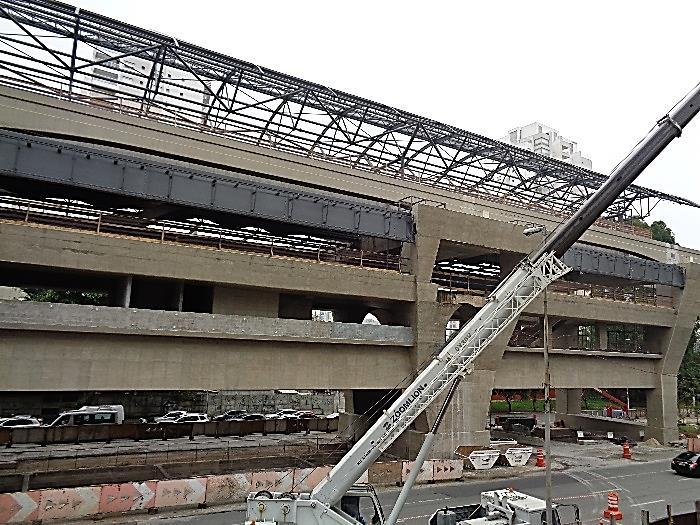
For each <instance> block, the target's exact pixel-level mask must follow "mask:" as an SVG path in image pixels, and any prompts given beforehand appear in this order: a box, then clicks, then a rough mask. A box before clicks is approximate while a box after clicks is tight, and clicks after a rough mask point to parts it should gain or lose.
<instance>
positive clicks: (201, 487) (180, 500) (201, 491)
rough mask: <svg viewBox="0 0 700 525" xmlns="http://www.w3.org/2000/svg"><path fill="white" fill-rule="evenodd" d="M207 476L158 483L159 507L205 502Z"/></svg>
mask: <svg viewBox="0 0 700 525" xmlns="http://www.w3.org/2000/svg"><path fill="white" fill-rule="evenodd" d="M206 492H207V478H189V479H173V480H164V481H159V482H158V483H157V484H156V501H155V506H156V507H157V508H164V507H180V506H183V505H198V504H200V503H204V499H205V496H206Z"/></svg>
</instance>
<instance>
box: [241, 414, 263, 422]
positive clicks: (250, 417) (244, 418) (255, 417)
mask: <svg viewBox="0 0 700 525" xmlns="http://www.w3.org/2000/svg"><path fill="white" fill-rule="evenodd" d="M264 420H265V415H264V414H245V415H244V416H241V417H239V418H236V421H264Z"/></svg>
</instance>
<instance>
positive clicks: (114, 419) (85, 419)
mask: <svg viewBox="0 0 700 525" xmlns="http://www.w3.org/2000/svg"><path fill="white" fill-rule="evenodd" d="M109 423H112V424H118V425H120V424H122V423H124V407H123V406H122V405H100V406H84V407H80V408H79V409H78V410H69V411H67V412H62V413H61V414H60V415H59V416H58V417H57V418H56V419H54V420H53V421H52V422H51V423H49V424H48V425H47V426H49V427H58V426H64V425H103V424H109Z"/></svg>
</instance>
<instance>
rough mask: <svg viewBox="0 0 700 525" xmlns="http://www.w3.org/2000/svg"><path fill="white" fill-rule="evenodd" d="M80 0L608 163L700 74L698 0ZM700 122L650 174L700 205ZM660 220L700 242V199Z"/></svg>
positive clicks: (251, 57) (653, 181) (287, 68)
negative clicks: (540, 128)
mask: <svg viewBox="0 0 700 525" xmlns="http://www.w3.org/2000/svg"><path fill="white" fill-rule="evenodd" d="M67 1H70V0H67ZM74 3H77V5H79V6H81V7H82V8H84V9H89V10H92V11H96V12H99V13H101V14H104V15H107V16H111V17H113V18H117V19H119V20H122V21H124V22H128V23H130V24H134V25H137V26H141V27H145V28H148V29H154V30H156V31H159V32H161V33H165V34H168V35H171V36H174V37H175V38H177V39H180V40H187V41H189V42H192V43H195V44H198V45H201V46H203V47H207V48H210V49H213V50H216V51H220V52H224V53H226V54H229V55H232V56H234V57H236V58H240V59H243V60H248V61H250V62H253V63H255V64H258V65H260V66H262V67H267V68H271V69H275V70H278V71H281V72H284V73H288V74H291V75H295V76H298V77H301V78H304V79H306V80H309V81H313V82H318V83H321V84H324V85H327V86H329V87H332V88H335V89H339V90H343V91H347V92H350V93H353V94H355V95H358V96H362V97H365V98H370V99H373V100H376V101H378V102H383V103H386V104H389V105H391V106H394V107H398V108H401V109H405V110H408V111H411V112H413V113H417V114H420V115H423V116H426V117H430V118H433V119H436V120H439V121H442V122H445V123H447V124H452V125H455V126H458V127H461V128H464V129H467V130H470V131H473V132H475V133H479V134H482V135H486V136H489V137H492V138H499V137H501V136H503V135H505V133H506V131H508V130H509V129H510V128H513V127H516V126H519V125H522V124H527V123H530V122H532V121H540V122H542V123H545V124H547V125H549V126H552V127H554V128H556V129H558V130H559V131H560V132H561V133H562V134H563V135H564V136H566V137H569V138H571V139H573V140H577V141H578V143H579V146H580V148H581V151H582V153H583V154H584V156H587V157H589V158H591V159H592V161H593V169H594V170H596V171H600V172H602V173H608V172H609V171H610V169H612V168H613V167H614V165H615V164H616V163H617V162H618V161H619V160H620V159H621V158H622V157H624V156H625V155H626V154H627V152H628V151H629V150H630V149H631V148H632V147H633V146H634V145H635V144H636V143H637V142H638V141H639V139H641V138H642V137H643V136H644V135H645V134H646V132H647V131H648V130H649V129H650V127H651V126H652V125H653V124H654V122H655V121H656V120H657V119H658V118H660V117H661V116H662V115H664V114H665V113H666V112H667V111H668V109H670V108H671V107H672V106H673V105H674V104H675V103H676V102H677V101H678V100H679V99H680V98H681V97H682V96H683V95H685V93H686V92H687V91H689V90H690V89H691V88H692V87H693V86H694V85H695V84H697V83H698V82H700V68H698V58H697V49H698V37H697V31H698V29H697V27H698V26H697V21H698V19H699V18H700V2H697V1H696V2H673V1H665V2H659V1H649V2H645V1H636V2H633V1H618V2H612V1H610V0H607V1H586V2H584V1H579V2H562V1H544V0H540V1H537V2H516V1H512V2H506V1H488V2H454V3H450V2H439V1H435V0H433V1H432V2H425V1H423V2H408V1H396V2H393V1H387V2H381V1H377V0H374V1H364V0H353V1H352V2H330V1H301V0H297V1H293V2H290V1H272V0H268V1H265V2H254V1H246V2H238V1H236V2H224V1H212V0H198V1H197V2H192V1H187V2H185V1H179V0H168V1H166V0H148V1H145V0H139V1H136V0H74ZM698 121H700V117H698V119H697V121H695V122H692V123H691V124H690V125H689V126H688V127H687V128H686V131H685V132H684V134H683V137H682V138H681V139H679V140H676V141H674V143H673V144H672V145H671V146H669V148H667V150H666V151H665V152H664V153H663V154H662V155H661V157H660V158H658V159H657V160H656V161H655V162H654V163H653V164H652V166H650V167H649V168H648V169H647V170H646V171H645V172H644V173H643V174H642V175H641V176H640V178H639V179H638V181H637V183H638V184H641V185H644V186H648V187H651V188H655V189H658V190H662V191H665V192H667V193H673V194H677V195H682V196H684V197H686V198H689V199H691V200H694V201H696V202H700V181H699V180H698V169H699V168H700V122H698ZM652 219H663V220H665V221H666V222H667V224H668V225H669V226H670V227H671V228H672V229H673V230H674V232H676V239H677V241H678V242H679V243H680V244H682V245H684V246H689V247H692V248H697V249H700V209H695V208H689V207H685V206H684V207H681V206H677V205H664V204H662V205H660V206H659V207H658V208H657V210H656V211H655V212H654V214H653V215H652Z"/></svg>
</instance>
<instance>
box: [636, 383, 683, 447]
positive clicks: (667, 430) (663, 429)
mask: <svg viewBox="0 0 700 525" xmlns="http://www.w3.org/2000/svg"><path fill="white" fill-rule="evenodd" d="M677 388H678V381H677V378H676V376H675V375H669V376H666V375H663V376H660V377H659V378H658V386H657V387H656V388H652V389H650V390H647V391H646V398H647V427H646V429H645V432H644V437H645V438H647V439H648V438H655V439H656V440H658V441H659V442H660V443H668V442H669V441H675V440H677V439H678V397H677V396H678V392H677Z"/></svg>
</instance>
